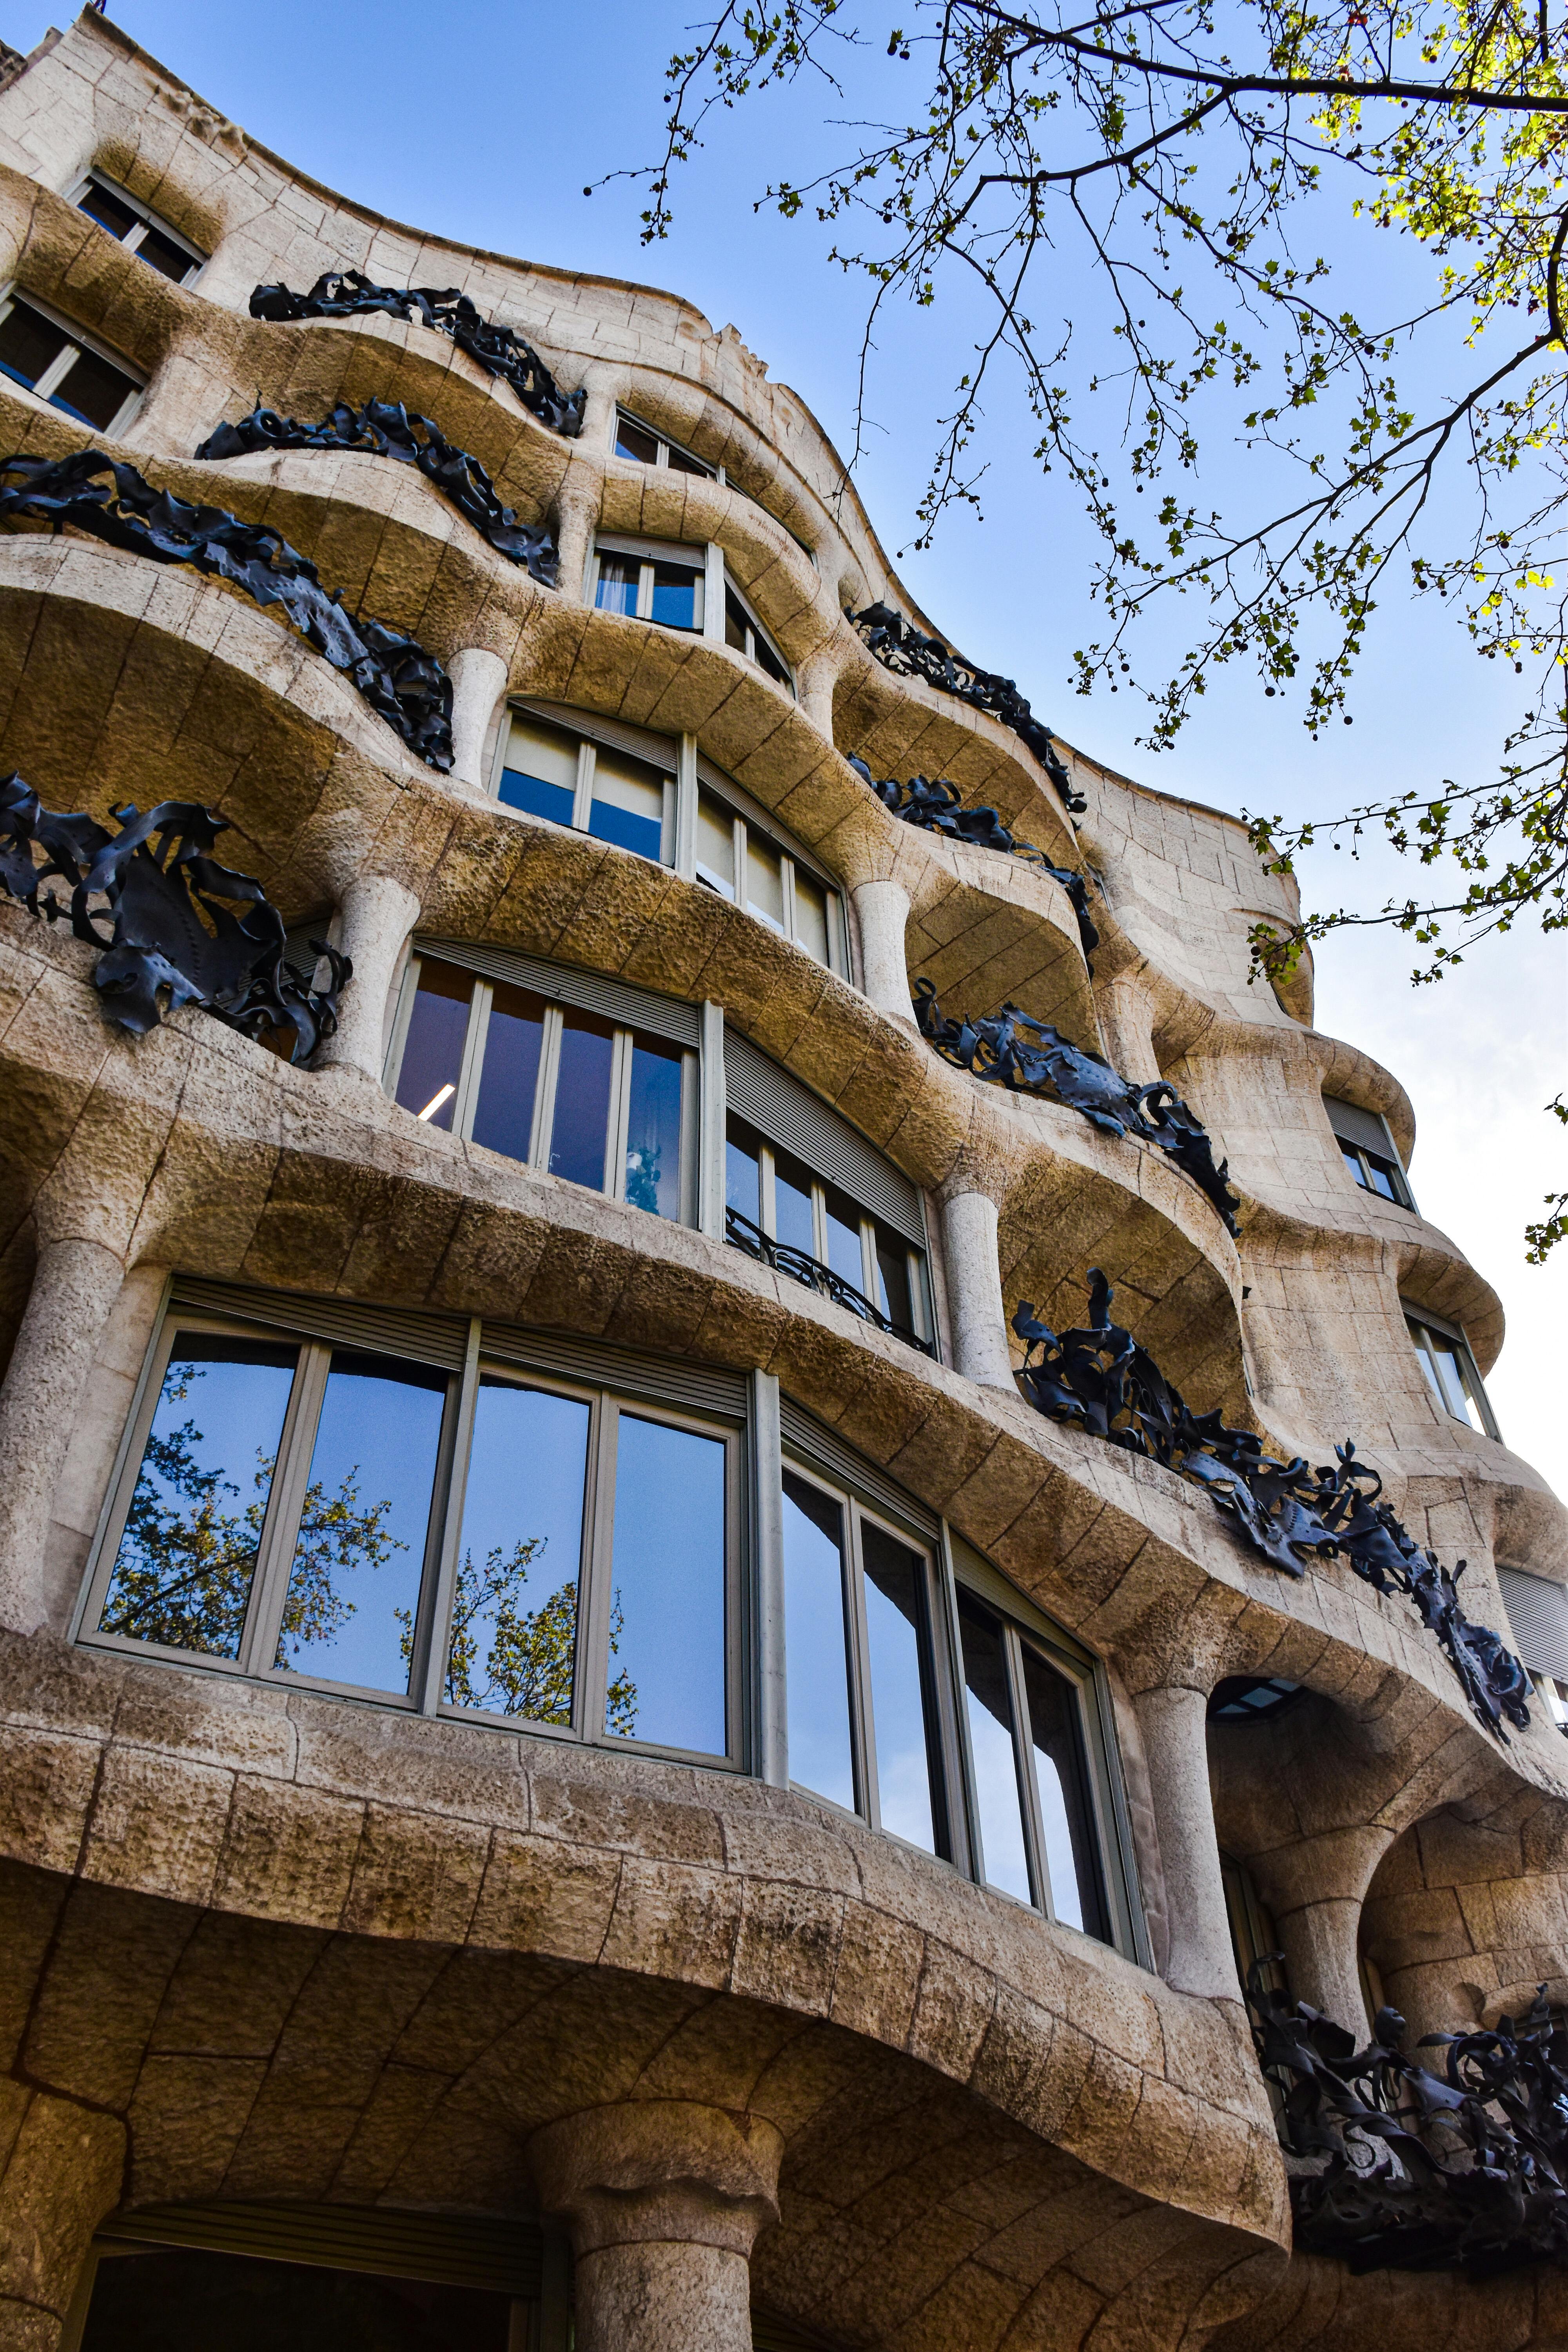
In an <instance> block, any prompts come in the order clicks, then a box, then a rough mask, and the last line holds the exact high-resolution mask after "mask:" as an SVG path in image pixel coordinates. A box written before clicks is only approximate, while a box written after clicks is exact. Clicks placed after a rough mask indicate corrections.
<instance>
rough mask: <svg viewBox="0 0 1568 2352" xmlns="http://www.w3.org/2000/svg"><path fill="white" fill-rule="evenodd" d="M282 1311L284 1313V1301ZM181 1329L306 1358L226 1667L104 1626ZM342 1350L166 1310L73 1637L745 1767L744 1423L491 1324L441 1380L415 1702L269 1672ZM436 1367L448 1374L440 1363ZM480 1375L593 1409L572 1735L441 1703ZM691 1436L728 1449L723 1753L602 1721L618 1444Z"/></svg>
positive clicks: (513, 1726)
mask: <svg viewBox="0 0 1568 2352" xmlns="http://www.w3.org/2000/svg"><path fill="white" fill-rule="evenodd" d="M282 1304H283V1312H284V1314H285V1315H286V1313H287V1307H286V1303H282ZM183 1332H200V1333H205V1334H212V1335H216V1336H218V1337H229V1338H235V1339H258V1338H262V1339H276V1340H277V1341H278V1342H279V1345H281V1346H285V1347H294V1348H297V1349H299V1357H298V1361H297V1364H296V1368H295V1370H294V1373H293V1375H292V1381H291V1386H290V1389H289V1403H288V1408H287V1410H286V1412H285V1414H284V1419H283V1427H282V1433H281V1434H280V1436H279V1445H278V1455H277V1465H276V1468H275V1470H274V1473H273V1477H272V1483H271V1486H270V1488H269V1490H268V1500H267V1511H266V1516H265V1517H264V1519H263V1522H262V1529H261V1538H260V1542H259V1545H258V1558H257V1565H256V1569H255V1571H254V1573H253V1575H252V1579H251V1584H250V1591H249V1596H248V1599H247V1607H246V1616H245V1624H244V1628H243V1632H242V1636H241V1640H240V1644H239V1650H238V1654H237V1656H236V1657H234V1658H221V1657H215V1656H212V1655H211V1654H208V1653H206V1652H203V1651H194V1650H182V1649H176V1648H174V1647H172V1646H170V1645H169V1644H167V1643H153V1642H144V1641H140V1640H138V1639H137V1638H136V1637H135V1636H134V1635H132V1634H124V1633H106V1632H103V1631H101V1630H100V1628H99V1624H98V1620H99V1618H100V1616H101V1614H102V1612H103V1608H104V1604H105V1601H106V1599H107V1596H108V1592H109V1588H110V1583H111V1581H112V1579H113V1572H114V1567H115V1563H116V1560H117V1559H118V1556H119V1551H120V1545H121V1538H122V1536H123V1534H124V1530H125V1524H126V1520H127V1518H128V1517H129V1515H130V1510H131V1504H132V1498H133V1496H134V1494H135V1491H136V1485H137V1481H138V1479H139V1477H140V1475H141V1472H142V1460H143V1458H144V1456H145V1454H146V1450H147V1440H148V1436H149V1434H150V1433H151V1431H152V1427H153V1420H154V1418H155V1416H156V1413H157V1410H158V1404H159V1402H160V1399H161V1397H162V1393H163V1381H164V1376H165V1374H166V1373H167V1370H168V1367H169V1362H170V1360H171V1358H172V1357H173V1356H174V1352H175V1349H174V1342H175V1339H177V1337H178V1336H179V1335H180V1334H181V1333H183ZM344 1344H346V1343H345V1342H342V1341H339V1342H334V1341H333V1340H331V1339H321V1338H320V1337H317V1336H313V1335H311V1334H310V1333H309V1332H305V1331H300V1330H298V1329H294V1328H289V1325H288V1323H287V1321H286V1320H279V1321H276V1322H274V1321H272V1320H271V1319H270V1318H268V1320H266V1321H259V1320H258V1321H256V1322H252V1321H250V1320H248V1319H247V1318H244V1317H242V1316H234V1317H229V1316H224V1315H218V1314H213V1313H209V1312H205V1311H202V1310H194V1309H191V1308H188V1307H182V1306H180V1305H179V1304H178V1302H177V1301H175V1302H172V1303H166V1304H165V1307H164V1310H163V1315H162V1316H161V1318H160V1321H159V1326H158V1329H157V1331H156V1333H155V1334H154V1337H153V1342H152V1345H151V1347H150V1349H149V1350H148V1354H147V1358H146V1360H145V1363H144V1365H143V1369H142V1380H141V1382H140V1384H139V1388H138V1393H137V1398H136V1402H135V1405H134V1407H133V1410H132V1418H131V1421H130V1423H129V1425H128V1428H127V1431H126V1436H125V1441H124V1443H123V1444H122V1445H121V1454H120V1459H119V1462H118V1464H117V1466H116V1472H115V1476H114V1479H113V1482H112V1484H111V1486H110V1497H109V1501H108V1504H107V1506H106V1508H105V1511H104V1514H103V1516H102V1518H101V1519H100V1528H99V1532H98V1536H97V1538H96V1540H95V1542H94V1545H93V1549H92V1555H91V1558H90V1560H89V1568H88V1571H87V1575H86V1578H85V1580H84V1583H83V1588H82V1593H81V1598H80V1600H79V1603H78V1608H77V1612H76V1619H75V1623H74V1627H73V1639H74V1640H76V1641H77V1642H79V1643H82V1644H83V1645H85V1646H87V1647H89V1648H92V1649H105V1650H111V1651H113V1652H114V1653H115V1654H117V1655H120V1656H122V1657H123V1656H130V1657H140V1658H158V1659H162V1660H165V1661H167V1662H168V1663H169V1664H174V1665H182V1666H185V1667H190V1668H195V1669H197V1670H199V1671H202V1672H212V1673H216V1674H226V1675H229V1676H231V1677H237V1678H239V1679H241V1680H243V1681H247V1682H262V1683H266V1684H268V1685H271V1686H272V1687H274V1688H277V1687H282V1688H284V1689H289V1690H293V1689H308V1690H314V1691H322V1692H326V1693H328V1694H330V1695H332V1696H339V1697H346V1698H354V1699H362V1700H363V1699H367V1698H368V1699H371V1700H373V1701H374V1703H375V1704H376V1705H377V1706H387V1707H392V1708H395V1709H397V1710H398V1711H400V1712H401V1713H403V1714H416V1715H427V1716H431V1715H441V1716H447V1717H452V1718H454V1719H456V1720H457V1721H459V1722H465V1723H475V1722H478V1723H488V1724H492V1725H496V1726H498V1727H502V1728H504V1729H506V1730H508V1731H510V1732H511V1733H513V1734H516V1733H517V1732H518V1731H520V1730H523V1731H528V1732H529V1733H531V1734H533V1735H535V1736H537V1737H540V1738H553V1739H558V1740H566V1741H569V1742H574V1743H575V1744H578V1745H593V1746H607V1747H610V1748H619V1749H632V1750H635V1751H637V1752H639V1753H642V1754H646V1755H652V1756H659V1757H670V1758H675V1759H679V1760H680V1761H682V1762H685V1763H692V1762H700V1763H702V1764H705V1765H708V1766H709V1767H710V1768H712V1769H718V1770H724V1771H731V1772H738V1771H741V1770H742V1769H744V1765H743V1759H742V1733H743V1716H744V1697H745V1694H744V1687H743V1642H744V1622H745V1614H746V1612H745V1610H744V1607H743V1594H742V1565H743V1562H742V1486H743V1472H744V1425H743V1423H742V1422H741V1421H740V1420H734V1421H731V1420H729V1419H725V1418H721V1417H720V1416H718V1415H715V1414H712V1413H709V1412H703V1411H702V1410H701V1409H700V1408H695V1407H688V1406H685V1405H679V1404H676V1405H671V1404H670V1403H668V1402H666V1401H665V1400H664V1399H662V1398H651V1397H646V1396H643V1395H641V1394H639V1393H638V1392H637V1390H636V1388H635V1387H631V1386H627V1385H626V1383H624V1382H623V1381H618V1380H616V1378H615V1377H614V1370H613V1367H611V1366H608V1365H607V1366H606V1373H605V1379H603V1380H602V1381H583V1380H577V1379H574V1378H572V1377H570V1376H563V1375H560V1374H558V1373H557V1372H555V1371H553V1370H543V1369H539V1368H536V1367H534V1366H531V1365H530V1364H529V1363H527V1362H526V1361H522V1360H518V1359H515V1358H514V1357H512V1356H511V1355H510V1352H508V1351H507V1350H505V1349H497V1348H494V1347H493V1346H487V1345H486V1342H485V1334H484V1330H483V1327H482V1325H481V1324H480V1323H479V1321H478V1320H477V1319H476V1320H475V1321H474V1322H472V1323H471V1325H470V1327H469V1337H468V1349H467V1352H466V1357H465V1361H464V1364H463V1366H462V1368H461V1370H448V1371H447V1373H446V1374H445V1378H446V1382H447V1396H446V1402H445V1404H444V1407H443V1412H442V1418H441V1432H440V1437H439V1441H438V1444H437V1461H436V1473H435V1477H434V1480H433V1483H432V1491H431V1503H430V1516H429V1519H428V1522H427V1525H426V1546H425V1557H424V1559H423V1562H422V1564H421V1568H420V1578H419V1594H418V1600H417V1602H416V1608H415V1613H414V1648H413V1657H412V1660H411V1662H410V1668H409V1677H408V1688H407V1690H406V1692H399V1691H387V1690H384V1689H377V1688H374V1687H367V1686H365V1685H360V1684H351V1683H344V1682H340V1681H336V1680H334V1679H333V1678H331V1676H329V1675H311V1674H310V1673H308V1672H304V1671H301V1670H300V1668H299V1667H297V1666H289V1667H279V1666H278V1665H276V1664H273V1663H272V1661H273V1659H274V1658H275V1656H276V1653H277V1644H278V1637H279V1625H280V1624H281V1622H282V1615H283V1610H284V1607H285V1604H286V1602H287V1600H288V1592H289V1576H290V1573H291V1570H292V1568H293V1562H294V1545H295V1538H296V1536H297V1532H298V1525H299V1517H300V1509H301V1507H302V1506H303V1502H304V1496H305V1488H306V1486H307V1483H308V1480H309V1477H310V1462H311V1456H312V1454H313V1451H314V1447H315V1442H316V1433H317V1428H318V1425H319V1423H320V1418H321V1405H322V1402H323V1400H324V1398H325V1394H326V1385H327V1377H328V1373H329V1370H330V1369H331V1358H332V1353H333V1349H334V1346H342V1345H344ZM353 1344H354V1351H355V1352H363V1353H370V1354H376V1353H379V1354H383V1355H384V1356H386V1357H387V1358H388V1359H389V1360H391V1361H394V1362H419V1361H421V1360H420V1359H418V1358H411V1357H409V1356H407V1355H406V1354H401V1355H400V1354H399V1352H398V1349H397V1348H396V1346H395V1342H392V1341H388V1342H387V1343H385V1344H384V1345H382V1346H379V1347H378V1346H377V1345H376V1344H375V1343H374V1341H373V1340H370V1339H366V1340H364V1341H356V1342H354V1343H353ZM430 1369H432V1370H437V1372H438V1371H439V1368H438V1367H434V1366H432V1367H430ZM481 1372H483V1373H486V1374H489V1375H491V1376H494V1377H499V1378H501V1379H503V1380H506V1381H515V1382H516V1383H517V1384H518V1385H519V1386H521V1387H524V1388H531V1389H536V1390H542V1391H545V1392H547V1393H548V1394H551V1395H554V1396H566V1397H572V1398H575V1399H577V1400H578V1401H579V1402H585V1403H586V1404H587V1405H588V1407H589V1412H590V1420H589V1437H588V1448H587V1457H586V1465H585V1476H584V1498H583V1546H582V1554H581V1558H580V1560H579V1565H578V1632H577V1641H576V1649H575V1656H574V1677H573V1706H572V1716H573V1720H572V1723H571V1724H570V1725H565V1724H550V1723H543V1722H536V1721H535V1720H533V1719H532V1718H531V1717H523V1716H507V1715H500V1714H495V1713H492V1712H490V1711H489V1710H486V1709H483V1708H472V1707H464V1706H455V1705H453V1704H451V1703H450V1702H449V1701H448V1700H447V1698H446V1696H445V1690H446V1678H447V1647H448V1644H449V1641H450V1634H451V1613H452V1605H453V1598H454V1594H455V1591H456V1584H457V1568H458V1546H459V1544H460V1542H461V1539H462V1522H463V1506H464V1499H465V1492H466V1486H467V1477H468V1454H469V1449H470V1447H471V1444H472V1438H473V1425H474V1408H475V1401H476V1399H477V1397H478V1394H479V1378H480V1374H481ZM622 1412H630V1413H632V1414H633V1415H634V1416H635V1417H636V1418H637V1419H638V1420H642V1421H652V1422H657V1423H661V1424H664V1425H666V1426H668V1427H671V1428H676V1429H682V1430H689V1431H691V1432H692V1433H695V1434H698V1435H700V1436H703V1437H708V1438H711V1439H714V1440H716V1441H717V1442H719V1443H720V1444H722V1445H723V1447H724V1618H725V1625H724V1675H725V1738H726V1748H725V1752H724V1753H723V1754H722V1755H715V1754H711V1753H710V1752H709V1751H707V1750H705V1749H704V1750H689V1749H680V1748H667V1747H663V1746H661V1745H659V1744H658V1743H657V1742H654V1741H650V1740H639V1739H634V1738H626V1737H624V1736H623V1735H621V1734H618V1733H615V1732H611V1731H608V1730H606V1729H605V1719H604V1701H605V1675H606V1674H607V1667H608V1655H609V1618H610V1612H611V1608H612V1606H613V1601H614V1560H613V1544H614V1516H615V1474H616V1430H617V1426H618V1421H619V1416H620V1414H621V1413H622Z"/></svg>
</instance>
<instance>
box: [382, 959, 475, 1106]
mask: <svg viewBox="0 0 1568 2352" xmlns="http://www.w3.org/2000/svg"><path fill="white" fill-rule="evenodd" d="M473 996H474V975H473V973H472V972H471V971H458V968H457V966H456V965H455V964H449V963H439V962H437V961H436V959H435V958H434V957H433V956H425V957H422V958H421V960H420V964H419V985H418V987H417V989H416V992H415V997H414V1009H413V1011H412V1013H410V1014H409V1018H408V1035H407V1039H406V1041H405V1045H404V1048H403V1066H402V1067H401V1069H400V1070H399V1071H398V1074H397V1099H398V1101H399V1102H400V1103H401V1104H402V1106H403V1108H404V1109H405V1110H411V1111H412V1112H413V1113H414V1116H415V1118H419V1119H423V1120H424V1121H425V1123H426V1126H429V1127H439V1128H444V1129H447V1131H448V1132H449V1131H450V1129H451V1125H452V1107H453V1104H454V1102H455V1100H456V1097H457V1092H458V1074H459V1072H460V1071H461V1069H462V1066H463V1043H464V1040H465V1039H466V1037H467V1036H468V1008H469V1006H470V1004H471V1003H473Z"/></svg>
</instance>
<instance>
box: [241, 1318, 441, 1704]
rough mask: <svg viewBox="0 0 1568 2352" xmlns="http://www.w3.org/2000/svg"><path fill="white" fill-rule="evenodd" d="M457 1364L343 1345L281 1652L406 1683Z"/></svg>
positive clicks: (327, 1671)
mask: <svg viewBox="0 0 1568 2352" xmlns="http://www.w3.org/2000/svg"><path fill="white" fill-rule="evenodd" d="M446 1402H447V1375H446V1373H445V1372H440V1371H437V1370H433V1369H428V1368H426V1366H425V1365H423V1364H400V1363H396V1362H395V1361H394V1360H393V1359H392V1358H391V1357H389V1356H362V1355H359V1354H356V1353H355V1352H354V1351H353V1349H346V1348H334V1349H333V1350H332V1366H331V1371H330V1372H329V1374H328V1376H327V1393H326V1396H325V1399H324V1400H323V1402H322V1405H321V1420H320V1421H319V1422H318V1423H317V1424H316V1444H315V1451H314V1452H313V1453H312V1454H311V1456H310V1485H309V1486H308V1487H307V1489H306V1493H305V1507H304V1510H303V1512H302V1513H301V1515H300V1532H299V1537H298V1539H297V1540H296V1543H295V1546H294V1565H293V1568H292V1570H291V1571H290V1573H289V1597H288V1599H287V1601H285V1602H284V1604H283V1622H282V1625H281V1627H280V1628H279V1635H278V1656H277V1659H276V1661H275V1663H276V1664H278V1665H279V1666H284V1667H289V1668H291V1669H293V1670H295V1671H298V1672H303V1673H305V1674H310V1675H322V1676H324V1677H325V1678H326V1679H327V1680H329V1681H331V1682H337V1683H359V1684H361V1685H363V1687H364V1688H365V1689H367V1690H384V1691H405V1690H406V1689H407V1688H408V1675H409V1669H410V1667H411V1665H412V1664H413V1656H414V1631H415V1618H416V1614H417V1612H418V1607H419V1586H420V1582H421V1580H422V1579H423V1576H424V1572H425V1538H426V1532H427V1530H428V1528H429V1524H430V1496H431V1492H432V1489H433V1488H434V1486H435V1483H436V1452H437V1445H438V1444H439V1443H440V1436H441V1413H442V1410H443V1408H444V1406H445V1404H446Z"/></svg>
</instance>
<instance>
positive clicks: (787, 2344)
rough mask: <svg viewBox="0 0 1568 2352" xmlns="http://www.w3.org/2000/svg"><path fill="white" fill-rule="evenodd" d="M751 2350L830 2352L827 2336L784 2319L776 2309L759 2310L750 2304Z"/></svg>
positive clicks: (759, 2351)
mask: <svg viewBox="0 0 1568 2352" xmlns="http://www.w3.org/2000/svg"><path fill="white" fill-rule="evenodd" d="M752 2352H831V2347H830V2346H829V2345H828V2342H827V2338H826V2336H817V2335H816V2334H814V2333H813V2331H812V2330H811V2329H810V2328H807V2327H801V2326H797V2325H796V2323H795V2321H794V2320H793V2319H784V2318H783V2317H782V2316H781V2315H780V2314H779V2313H778V2312H776V2311H759V2310H758V2309H757V2306H756V2305H755V2304H753V2305H752Z"/></svg>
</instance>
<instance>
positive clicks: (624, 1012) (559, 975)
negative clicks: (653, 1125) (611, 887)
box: [415, 940, 702, 1049]
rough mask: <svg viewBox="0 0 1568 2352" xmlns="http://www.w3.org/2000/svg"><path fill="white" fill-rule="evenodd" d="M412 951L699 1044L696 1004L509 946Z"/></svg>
mask: <svg viewBox="0 0 1568 2352" xmlns="http://www.w3.org/2000/svg"><path fill="white" fill-rule="evenodd" d="M415 951H416V954H418V955H431V956H439V957H440V958H441V959H442V961H444V962H447V963H456V964H461V965H462V967H463V969H464V970H465V971H477V972H482V973H483V975H484V977H485V979H486V980H499V981H502V982H507V983H509V984H510V986H511V987H513V988H531V990H532V991H533V992H534V994H535V995H536V996H547V997H549V998H551V999H552V1001H553V1002H555V1003H560V1004H581V1005H582V1006H584V1008H585V1010H586V1011H588V1012H589V1013H601V1014H602V1015H603V1016H604V1018H605V1020H606V1021H618V1022H619V1023H620V1024H621V1025H622V1026H623V1027H624V1028H626V1029H647V1030H651V1032H652V1033H653V1034H654V1035H655V1036H656V1037H668V1038H669V1039H671V1040H672V1042H673V1043H674V1044H676V1045H689V1046H691V1047H692V1048H693V1049H695V1047H696V1045H697V1044H698V1042H699V1038H700V1032H701V1027H702V1010H701V1007H700V1005H696V1004H682V1003H680V1002H679V999H678V998H676V997H673V996H655V995H654V994H653V992H652V991H651V990H649V989H646V988H633V987H632V986H631V985H630V984H629V983H628V982H626V981H624V980H611V979H609V978H608V977H607V976H606V975H605V973H603V972H597V971H577V970H576V969H572V970H568V969H567V968H566V967H565V966H564V965H563V964H558V963H542V962H541V961H540V960H539V959H538V957H536V956H525V955H514V954H513V953H512V951H511V950H510V948H492V947H475V946H473V945H471V944H469V943H468V941H465V940H416V941H415Z"/></svg>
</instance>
